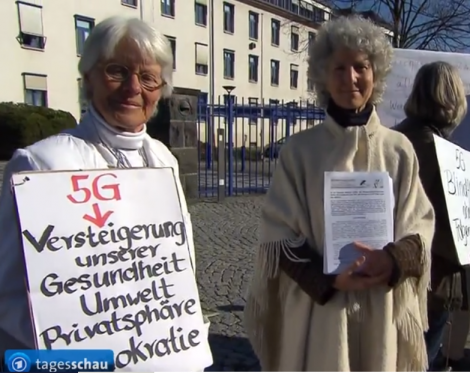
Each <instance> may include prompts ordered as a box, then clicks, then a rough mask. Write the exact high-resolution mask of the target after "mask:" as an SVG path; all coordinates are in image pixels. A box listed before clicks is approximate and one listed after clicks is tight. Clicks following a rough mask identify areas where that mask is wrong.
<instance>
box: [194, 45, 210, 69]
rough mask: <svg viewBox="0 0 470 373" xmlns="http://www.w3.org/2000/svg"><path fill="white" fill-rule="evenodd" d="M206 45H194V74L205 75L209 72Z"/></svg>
mask: <svg viewBox="0 0 470 373" xmlns="http://www.w3.org/2000/svg"><path fill="white" fill-rule="evenodd" d="M207 61H208V58H207V44H201V43H196V74H198V75H207V73H208V71H209V66H208V62H207Z"/></svg>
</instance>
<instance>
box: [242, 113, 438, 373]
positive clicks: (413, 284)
mask: <svg viewBox="0 0 470 373" xmlns="http://www.w3.org/2000/svg"><path fill="white" fill-rule="evenodd" d="M325 171H388V172H389V174H390V176H391V178H392V180H393V190H394V194H395V210H394V217H395V239H396V240H398V239H400V238H403V237H406V236H408V235H411V234H419V235H420V237H421V239H422V241H423V247H424V248H425V249H424V250H423V253H422V265H423V268H424V275H423V276H422V278H420V279H418V280H416V279H412V278H410V279H408V280H406V281H405V282H404V283H402V284H400V285H399V286H398V287H397V288H395V289H393V290H391V289H389V288H386V287H385V286H384V287H376V288H373V289H370V290H365V291H361V292H337V293H336V294H335V295H334V297H333V298H332V299H331V300H330V301H329V302H328V303H327V304H326V305H324V306H320V305H318V304H316V303H314V302H313V301H312V299H311V298H310V297H309V296H308V295H307V294H306V293H305V292H303V291H302V290H301V289H300V288H299V286H298V285H297V284H296V283H295V282H294V281H292V280H291V279H290V278H288V277H287V276H286V275H285V274H284V273H283V272H281V271H279V269H278V263H279V255H280V252H281V250H285V251H288V246H289V245H290V246H291V247H292V245H294V247H295V246H300V245H302V244H303V243H304V242H305V240H307V242H308V243H309V244H310V245H311V246H312V247H314V248H315V249H316V250H318V252H319V253H320V254H322V251H323V240H324V233H323V232H324V217H323V182H324V172H325ZM433 234H434V212H433V209H432V206H431V204H430V202H429V200H428V198H427V197H426V194H425V192H424V190H423V188H422V185H421V182H420V180H419V175H418V163H417V159H416V156H415V154H414V151H413V148H412V145H411V144H410V142H409V141H408V140H407V139H406V138H405V137H404V136H403V135H401V134H400V133H397V132H394V131H392V130H389V129H387V128H385V127H383V126H381V124H380V121H379V118H378V116H377V114H376V112H375V110H374V112H373V113H372V115H371V118H370V120H369V122H368V123H367V125H366V126H361V127H350V128H346V129H345V128H342V127H341V126H339V125H338V124H337V123H335V121H334V120H333V119H332V118H331V117H327V118H326V120H325V122H324V123H323V124H320V125H318V126H315V127H313V128H311V129H309V130H306V131H303V132H301V133H299V134H297V135H294V136H292V137H291V138H290V139H289V141H288V142H287V143H286V145H285V147H284V149H283V151H282V153H281V156H280V159H279V162H278V165H277V168H276V172H275V175H274V177H273V180H272V184H271V187H270V188H269V191H268V194H267V196H266V203H265V206H264V208H263V211H262V222H261V233H260V241H261V242H260V248H259V249H258V253H257V260H256V264H255V272H254V276H253V279H252V283H251V286H250V289H249V293H248V297H247V304H246V308H245V327H246V331H247V334H248V337H249V339H250V341H251V344H252V345H253V348H254V350H255V353H256V354H257V356H258V358H259V359H260V362H261V366H262V369H263V370H265V371H267V370H268V371H424V370H425V369H426V367H427V356H426V348H425V342H424V338H423V332H424V331H425V330H427V328H428V322H427V308H426V301H427V290H428V286H429V277H430V254H429V247H430V243H431V241H432V237H433ZM291 254H292V253H291ZM291 257H292V255H291ZM293 259H294V260H295V258H293Z"/></svg>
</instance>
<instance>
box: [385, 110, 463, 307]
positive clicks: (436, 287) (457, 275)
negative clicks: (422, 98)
mask: <svg viewBox="0 0 470 373" xmlns="http://www.w3.org/2000/svg"><path fill="white" fill-rule="evenodd" d="M394 129H395V130H397V131H398V132H401V133H403V134H404V135H405V136H406V137H407V138H408V139H409V140H410V141H411V143H412V144H413V147H414V149H415V152H416V155H417V157H418V161H419V176H420V178H421V183H422V184H423V187H424V190H425V191H426V194H427V196H428V198H429V200H430V201H431V203H432V205H433V207H434V211H435V215H436V229H435V234H434V238H433V242H432V248H431V253H432V267H431V287H432V289H431V293H430V294H429V304H428V306H429V307H431V308H442V307H445V308H451V309H464V310H468V309H469V297H468V295H467V291H468V289H469V288H470V287H469V284H468V280H469V279H470V266H461V265H460V264H459V261H458V257H457V251H456V249H455V245H454V240H453V237H452V230H451V226H450V222H449V215H448V213H447V207H446V201H445V195H444V190H443V187H442V182H441V173H440V170H439V163H438V160H437V155H436V148H435V145H434V138H433V135H437V136H439V137H443V138H446V136H445V135H444V133H443V131H442V130H440V129H439V128H438V127H437V126H434V125H432V124H430V123H423V122H422V121H420V120H416V119H411V118H408V119H405V120H404V121H403V122H401V123H400V124H398V125H397V126H396V127H395V128H394ZM447 140H448V139H447Z"/></svg>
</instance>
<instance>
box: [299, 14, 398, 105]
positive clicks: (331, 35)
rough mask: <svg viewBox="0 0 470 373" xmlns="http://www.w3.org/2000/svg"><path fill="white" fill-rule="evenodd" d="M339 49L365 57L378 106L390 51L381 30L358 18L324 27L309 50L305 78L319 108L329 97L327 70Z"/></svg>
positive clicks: (340, 18) (352, 17)
mask: <svg viewBox="0 0 470 373" xmlns="http://www.w3.org/2000/svg"><path fill="white" fill-rule="evenodd" d="M339 48H348V49H351V50H355V51H361V52H363V53H366V54H367V56H368V58H369V60H370V62H371V65H372V69H373V72H374V90H373V92H372V96H371V98H370V102H371V103H372V104H375V105H376V104H379V103H380V102H381V101H382V96H383V93H384V91H385V87H386V84H385V82H386V80H387V75H388V73H389V72H390V70H391V69H392V59H393V47H392V45H391V44H390V42H389V41H388V39H387V36H386V35H385V32H384V30H382V29H381V28H380V27H379V26H376V25H375V24H373V23H372V22H371V21H369V20H366V19H364V18H362V17H360V16H356V15H355V16H349V17H339V18H336V19H333V20H330V21H327V22H325V23H324V24H323V26H322V27H320V29H319V30H318V32H317V36H316V38H315V41H314V42H313V43H312V45H311V47H310V50H309V58H308V77H309V79H310V80H311V82H312V84H313V88H314V92H315V93H316V100H317V103H318V105H320V106H321V107H323V108H326V107H327V105H328V101H329V99H330V93H329V92H328V91H327V89H326V79H327V66H328V63H329V61H330V59H331V56H332V55H333V54H334V53H335V52H336V51H337V50H338V49H339Z"/></svg>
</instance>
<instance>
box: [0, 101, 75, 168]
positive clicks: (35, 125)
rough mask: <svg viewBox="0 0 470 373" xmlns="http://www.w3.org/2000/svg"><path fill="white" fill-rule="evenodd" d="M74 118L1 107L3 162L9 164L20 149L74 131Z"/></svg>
mask: <svg viewBox="0 0 470 373" xmlns="http://www.w3.org/2000/svg"><path fill="white" fill-rule="evenodd" d="M76 125H77V122H76V120H75V118H74V117H73V115H72V114H70V113H68V112H66V111H62V110H53V109H49V108H45V107H39V106H30V105H26V104H15V103H12V102H1V103H0V160H8V159H10V158H11V156H12V155H13V153H14V151H15V150H16V149H18V148H24V147H25V146H28V145H31V144H33V143H35V142H37V141H39V140H42V139H44V138H46V137H49V136H51V135H54V134H56V133H59V132H61V131H62V130H64V129H66V128H73V127H75V126H76Z"/></svg>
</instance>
